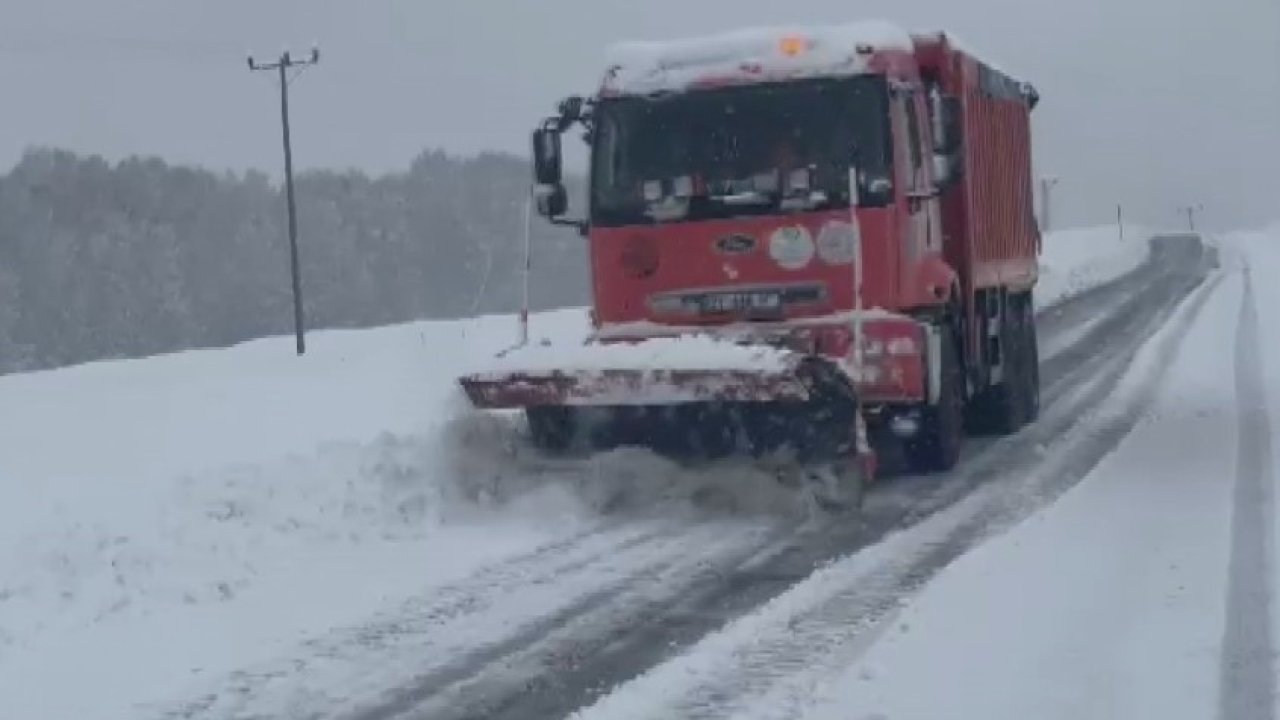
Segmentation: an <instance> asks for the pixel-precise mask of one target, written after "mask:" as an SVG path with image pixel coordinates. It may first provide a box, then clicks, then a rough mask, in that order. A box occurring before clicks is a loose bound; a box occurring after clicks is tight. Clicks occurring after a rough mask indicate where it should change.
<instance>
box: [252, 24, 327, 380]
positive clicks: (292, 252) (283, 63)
mask: <svg viewBox="0 0 1280 720" xmlns="http://www.w3.org/2000/svg"><path fill="white" fill-rule="evenodd" d="M318 62H320V48H318V47H314V46H313V47H312V48H311V55H310V57H307V58H303V59H297V58H294V57H293V56H292V55H290V54H289V51H288V50H285V51H284V52H283V53H282V54H281V55H280V59H279V60H276V61H275V62H269V63H260V62H257V61H256V60H254V59H253V56H252V55H250V56H249V69H250V70H255V71H256V70H275V71H276V72H278V73H279V75H280V123H281V125H282V126H283V128H284V186H285V197H286V198H287V202H288V206H289V268H290V273H291V274H292V279H293V332H294V335H295V337H296V338H297V344H298V354H299V355H302V354H303V353H305V352H306V351H307V343H306V339H305V337H304V334H305V332H306V330H305V325H304V321H303V317H302V275H301V272H300V271H299V269H298V212H297V208H296V206H295V205H294V199H293V147H292V144H291V142H290V140H289V77H288V72H289V68H292V67H305V66H307V65H315V64H316V63H318Z"/></svg>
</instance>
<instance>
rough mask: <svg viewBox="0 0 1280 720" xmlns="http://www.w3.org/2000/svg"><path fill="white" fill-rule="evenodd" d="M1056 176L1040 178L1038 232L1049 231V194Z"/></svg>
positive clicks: (1056, 181) (1056, 179)
mask: <svg viewBox="0 0 1280 720" xmlns="http://www.w3.org/2000/svg"><path fill="white" fill-rule="evenodd" d="M1057 184H1058V178H1056V177H1051V176H1046V177H1042V178H1040V232H1049V230H1050V227H1049V208H1050V207H1051V206H1052V203H1051V202H1050V199H1049V196H1050V191H1051V190H1053V186H1054V185H1057Z"/></svg>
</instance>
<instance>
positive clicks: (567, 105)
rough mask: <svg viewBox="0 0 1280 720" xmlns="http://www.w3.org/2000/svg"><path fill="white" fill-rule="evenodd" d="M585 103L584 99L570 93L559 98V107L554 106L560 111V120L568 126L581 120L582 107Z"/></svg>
mask: <svg viewBox="0 0 1280 720" xmlns="http://www.w3.org/2000/svg"><path fill="white" fill-rule="evenodd" d="M585 105H586V101H585V100H583V99H582V98H581V97H579V96H577V95H570V96H569V97H567V98H565V99H563V100H561V101H560V105H559V107H557V108H556V109H557V110H559V111H560V122H561V123H563V124H564V125H565V126H568V125H571V124H573V123H575V122H578V121H579V120H581V119H582V108H583V106H585Z"/></svg>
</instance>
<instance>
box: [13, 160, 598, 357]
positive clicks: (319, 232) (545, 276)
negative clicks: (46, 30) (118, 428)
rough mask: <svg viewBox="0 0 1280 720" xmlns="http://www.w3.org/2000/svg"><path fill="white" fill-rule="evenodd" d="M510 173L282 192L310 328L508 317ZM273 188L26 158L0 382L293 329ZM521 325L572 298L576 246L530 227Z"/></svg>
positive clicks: (581, 251) (206, 175)
mask: <svg viewBox="0 0 1280 720" xmlns="http://www.w3.org/2000/svg"><path fill="white" fill-rule="evenodd" d="M528 183H529V169H528V166H527V162H526V161H524V160H522V159H519V158H517V157H514V156H509V155H503V154H482V155H479V156H476V157H470V158H455V157H451V156H448V155H446V154H444V153H441V152H425V153H423V154H422V155H420V156H419V157H418V158H416V159H415V160H414V161H413V162H412V163H411V165H410V166H409V168H408V170H407V171H406V172H403V173H396V174H389V175H384V176H381V177H373V178H371V177H368V176H366V175H364V174H362V173H360V172H357V171H347V172H328V171H325V172H308V173H304V174H301V175H299V176H298V178H297V192H298V216H299V238H300V242H299V244H300V247H301V255H302V274H303V295H304V298H305V308H306V310H307V315H308V321H309V325H310V326H311V327H312V328H333V327H367V326H373V325H381V324H388V323H396V322H403V321H408V320H415V319H422V318H455V317H464V316H469V315H474V314H480V313H490V312H509V311H512V310H514V309H515V308H516V307H518V304H519V302H520V283H519V282H518V279H519V273H520V268H521V265H522V262H523V255H522V252H523V250H522V245H521V231H522V222H521V208H522V206H523V202H524V198H525V197H526V194H527V192H528ZM285 225H286V219H285V213H284V203H283V200H282V189H281V188H280V187H279V186H277V185H275V184H273V183H272V182H270V180H269V179H268V177H267V176H266V175H264V174H261V173H257V172H249V173H246V174H231V173H227V174H215V173H212V172H209V171H206V170H202V169H197V168H190V167H176V166H173V165H168V164H166V163H164V162H162V161H160V160H157V159H150V158H131V159H128V160H124V161H121V162H119V163H116V164H114V165H113V164H110V163H108V162H106V161H105V160H103V159H102V158H100V157H83V156H78V155H75V154H73V153H70V152H65V151H61V150H50V149H34V150H31V151H28V152H27V153H26V154H25V155H24V157H23V158H22V159H21V161H20V162H19V163H18V164H17V165H16V166H15V167H14V168H13V169H12V171H10V172H9V173H8V174H7V175H4V176H0V372H13V371H23V370H33V369H40V368H48V367H55V366H60V365H66V364H71V363H79V362H85V361H90V360H96V359H103V358H122V357H139V356H145V355H151V354H156V353H162V352H169V351H174V350H180V349H186V348H193V347H221V346H226V345H230V344H234V343H237V342H240V341H244V340H248V339H252V338H257V337H263V336H266V335H273V334H281V333H288V332H291V331H292V309H291V308H292V304H291V303H292V298H291V294H290V289H289V264H288V263H289V255H288V244H287V239H286V233H285ZM533 246H534V258H535V262H534V280H533V283H532V293H531V297H532V304H533V305H534V307H535V309H542V308H550V307H559V306H564V305H570V304H579V303H582V302H584V301H585V299H586V297H587V287H588V278H587V272H586V259H585V258H586V254H585V245H584V242H583V240H582V238H580V237H578V236H577V235H576V234H575V233H573V232H571V231H565V230H563V229H557V228H553V227H550V226H549V225H548V224H547V223H545V222H542V221H541V220H540V219H539V218H537V217H535V218H534V222H533Z"/></svg>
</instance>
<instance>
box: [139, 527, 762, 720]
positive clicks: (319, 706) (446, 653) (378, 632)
mask: <svg viewBox="0 0 1280 720" xmlns="http://www.w3.org/2000/svg"><path fill="white" fill-rule="evenodd" d="M758 532H760V530H759V529H758V528H749V527H743V526H741V525H733V524H716V523H708V524H705V525H702V526H694V527H688V526H682V525H680V524H678V523H670V522H644V523H636V524H634V525H624V526H622V527H617V528H613V529H611V530H607V531H602V530H600V529H593V530H589V531H587V532H583V533H580V534H577V535H574V536H571V537H570V538H567V539H565V540H562V541H559V542H555V543H551V544H549V545H546V546H543V547H540V548H536V549H534V550H532V551H531V552H529V553H527V554H525V555H523V556H520V557H517V558H513V559H510V560H507V561H505V562H502V563H500V564H498V565H496V566H492V567H490V568H488V569H486V570H483V571H481V572H480V573H479V574H477V575H475V576H473V577H471V578H468V579H466V580H463V581H461V582H458V583H454V584H452V585H448V586H445V587H443V588H440V589H438V590H435V591H432V592H431V593H430V594H428V595H425V596H421V597H417V598H413V599H411V600H409V601H408V602H405V603H404V604H402V605H399V606H397V607H394V608H392V609H390V610H388V611H387V612H385V613H382V614H381V615H379V616H378V617H376V618H373V619H371V620H370V621H369V622H367V623H363V624H361V625H358V626H353V627H346V628H339V629H335V630H333V631H330V632H328V633H326V634H324V635H322V636H319V637H316V638H312V639H310V640H307V641H306V642H304V643H302V645H301V646H300V648H299V651H298V653H297V654H296V656H293V657H289V658H285V659H282V660H281V661H275V662H269V663H264V664H261V665H259V666H257V667H253V668H248V669H246V670H243V671H240V672H236V673H233V674H232V675H231V676H230V677H228V678H224V679H223V680H222V681H220V682H218V683H217V685H216V686H215V687H213V688H211V689H210V690H209V691H208V692H206V693H204V694H202V695H201V696H199V697H197V698H195V699H193V700H191V701H188V702H185V703H182V704H180V705H177V706H172V707H169V708H167V709H166V708H154V709H153V710H154V711H155V712H156V713H157V714H158V715H160V716H161V717H164V718H206V717H208V718H214V717H216V718H223V717H243V716H252V717H259V716H263V717H318V716H326V717H327V716H330V715H331V714H332V713H333V712H334V709H335V708H342V707H344V706H349V705H350V702H351V701H352V700H355V699H357V698H373V697H379V696H381V695H383V693H385V692H386V691H387V689H388V688H391V687H404V686H406V685H409V686H413V687H418V688H428V687H429V688H436V689H438V688H440V687H443V686H447V685H449V684H451V683H454V682H457V681H458V680H460V679H463V678H465V677H467V676H468V675H469V674H470V671H471V670H472V669H473V667H474V665H473V664H474V663H478V662H481V661H483V660H484V659H486V658H488V657H490V656H492V655H503V654H505V653H508V652H511V651H512V650H513V649H514V648H517V647H521V646H523V645H524V644H526V643H528V642H530V639H531V638H533V637H538V636H541V635H544V634H546V633H548V632H550V631H551V630H552V629H554V628H555V627H557V626H559V625H562V624H565V623H568V622H570V621H572V620H573V619H574V618H576V617H578V616H580V615H583V614H587V613H590V612H591V611H592V610H593V609H595V608H597V607H599V606H601V605H605V604H607V603H609V602H610V601H611V600H612V599H613V598H614V597H616V596H617V595H619V594H621V593H624V592H625V591H626V590H628V589H629V588H631V587H634V586H635V585H636V584H637V583H643V582H644V581H645V580H647V579H652V578H659V577H663V576H666V575H670V574H671V573H674V572H679V571H680V570H681V569H682V568H687V567H689V566H697V564H698V563H700V562H702V561H704V560H707V559H708V558H710V559H712V560H714V559H715V558H716V557H717V556H718V555H719V554H721V553H723V552H725V551H726V549H727V548H732V547H736V546H737V545H738V544H742V543H746V544H748V545H749V544H751V541H752V540H755V535H756V534H757V533H758ZM744 535H745V536H746V537H744ZM757 541H758V540H757ZM689 547H694V548H697V550H696V551H692V552H691V551H689V550H688V548H689ZM339 686H340V690H338V691H337V694H336V695H332V696H330V693H331V692H334V691H335V688H338V687H339ZM401 700H402V698H401V697H396V698H395V699H394V700H391V701H389V702H390V703H391V704H393V705H394V704H396V703H397V702H399V701H401ZM416 701H420V698H418V699H415V702H416Z"/></svg>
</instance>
